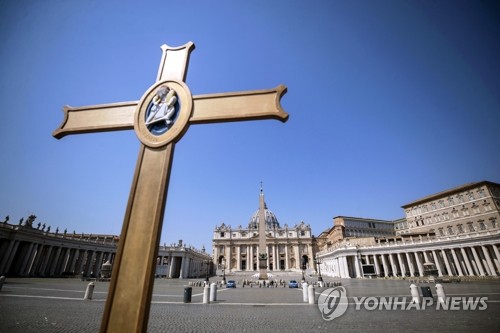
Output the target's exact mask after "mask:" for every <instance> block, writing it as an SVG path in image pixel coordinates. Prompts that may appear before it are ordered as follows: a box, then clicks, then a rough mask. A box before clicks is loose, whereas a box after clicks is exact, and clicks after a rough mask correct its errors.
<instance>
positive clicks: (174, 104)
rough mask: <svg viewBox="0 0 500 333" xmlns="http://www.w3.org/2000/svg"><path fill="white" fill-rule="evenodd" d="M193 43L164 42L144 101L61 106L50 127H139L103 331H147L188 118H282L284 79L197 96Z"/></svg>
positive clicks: (72, 130) (70, 130) (63, 131)
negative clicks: (191, 67)
mask: <svg viewBox="0 0 500 333" xmlns="http://www.w3.org/2000/svg"><path fill="white" fill-rule="evenodd" d="M193 49H194V44H193V43H192V42H189V43H187V44H185V45H183V46H181V47H177V48H172V47H168V46H167V45H163V46H162V50H163V55H162V59H161V62H160V68H159V71H158V77H157V81H156V83H154V84H153V85H152V86H151V87H150V88H149V89H148V90H147V91H146V92H145V93H144V95H143V96H142V98H141V99H140V101H138V102H137V101H134V102H125V103H115V104H105V105H95V106H87V107H78V108H72V107H68V106H66V107H65V108H64V110H63V111H64V116H65V117H64V120H63V123H62V124H61V126H60V128H59V129H57V130H56V131H55V132H54V133H53V135H54V136H55V137H56V138H58V139H60V138H62V137H63V136H65V135H68V134H77V133H88V132H101V131H114V130H123V129H131V128H134V130H135V132H136V134H137V136H138V138H139V140H140V141H141V143H142V144H141V147H140V151H139V157H138V160H137V166H136V169H135V174H134V179H133V183H132V188H131V191H130V196H129V200H128V204H127V210H126V213H125V217H124V222H123V227H122V232H121V236H120V242H119V246H118V253H117V256H116V258H115V261H114V264H113V273H112V277H111V283H110V286H109V293H108V298H107V300H106V306H105V309H104V314H103V320H102V323H101V332H132V331H133V332H145V331H146V329H147V323H148V319H149V309H150V303H151V295H152V290H153V284H154V273H155V265H156V257H157V255H158V247H159V242H160V234H161V227H162V220H163V214H164V209H165V201H166V197H167V189H168V183H169V179H170V169H171V166H172V157H173V152H174V146H175V143H176V142H177V141H179V140H180V139H181V137H182V136H183V134H184V133H185V132H186V131H187V129H188V127H189V125H190V124H199V123H211V122H229V121H242V120H251V119H278V120H281V121H283V122H285V121H286V120H287V119H288V114H287V113H286V112H285V111H283V109H282V108H281V105H280V99H281V97H282V95H283V94H284V93H285V92H286V87H285V86H283V85H280V86H278V87H276V88H275V89H269V90H256V91H245V92H236V93H221V94H208V95H198V96H192V95H191V92H190V91H189V88H188V87H187V85H186V84H185V83H184V81H185V76H186V70H187V65H188V62H189V55H190V53H191V51H192V50H193Z"/></svg>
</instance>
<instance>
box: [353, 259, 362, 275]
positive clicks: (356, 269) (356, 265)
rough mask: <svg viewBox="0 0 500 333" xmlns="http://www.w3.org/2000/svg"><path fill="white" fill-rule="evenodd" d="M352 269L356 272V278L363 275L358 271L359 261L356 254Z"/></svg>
mask: <svg viewBox="0 0 500 333" xmlns="http://www.w3.org/2000/svg"><path fill="white" fill-rule="evenodd" d="M354 271H355V272H356V278H361V277H363V275H362V274H361V272H360V262H359V258H358V256H357V255H354Z"/></svg>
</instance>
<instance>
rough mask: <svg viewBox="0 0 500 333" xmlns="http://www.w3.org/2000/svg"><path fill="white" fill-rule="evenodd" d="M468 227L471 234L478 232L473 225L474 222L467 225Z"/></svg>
mask: <svg viewBox="0 0 500 333" xmlns="http://www.w3.org/2000/svg"><path fill="white" fill-rule="evenodd" d="M467 226H468V227H469V231H470V232H474V231H476V230H475V229H474V225H473V224H472V222H469V223H467Z"/></svg>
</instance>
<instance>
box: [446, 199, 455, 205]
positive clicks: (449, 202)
mask: <svg viewBox="0 0 500 333" xmlns="http://www.w3.org/2000/svg"><path fill="white" fill-rule="evenodd" d="M454 204H455V201H453V198H451V197H450V198H448V205H449V206H452V205H454Z"/></svg>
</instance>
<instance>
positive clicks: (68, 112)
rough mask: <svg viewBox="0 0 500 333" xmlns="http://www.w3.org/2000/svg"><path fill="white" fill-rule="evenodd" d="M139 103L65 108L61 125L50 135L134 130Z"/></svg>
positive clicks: (60, 135) (58, 137) (60, 136)
mask: <svg viewBox="0 0 500 333" xmlns="http://www.w3.org/2000/svg"><path fill="white" fill-rule="evenodd" d="M138 103H139V102H137V101H135V102H123V103H112V104H101V105H92V106H82V107H76V108H75V107H71V106H67V105H66V106H65V107H64V109H63V112H64V119H63V122H62V124H61V125H60V126H59V128H58V129H56V130H55V131H54V132H53V133H52V135H53V136H54V137H55V138H57V139H61V138H62V137H64V136H65V135H68V134H78V133H92V132H104V131H118V130H125V129H133V128H134V112H135V109H136V107H137V104H138Z"/></svg>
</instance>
